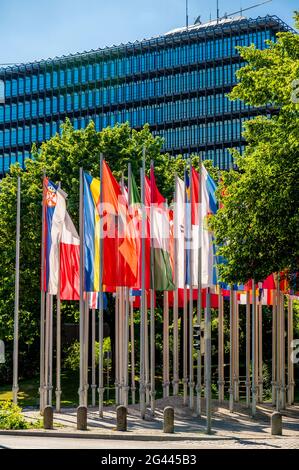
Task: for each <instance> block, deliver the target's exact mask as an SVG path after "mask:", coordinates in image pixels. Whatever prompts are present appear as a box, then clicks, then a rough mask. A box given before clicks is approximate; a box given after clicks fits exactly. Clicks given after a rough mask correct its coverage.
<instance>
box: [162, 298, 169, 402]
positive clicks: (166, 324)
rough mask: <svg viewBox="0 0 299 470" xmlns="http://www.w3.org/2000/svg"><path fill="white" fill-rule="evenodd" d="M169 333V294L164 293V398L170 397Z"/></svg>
mask: <svg viewBox="0 0 299 470" xmlns="http://www.w3.org/2000/svg"><path fill="white" fill-rule="evenodd" d="M168 332H169V316H168V292H167V291H164V293H163V398H166V397H168V395H169V393H168V392H169V385H168V383H169V375H168V357H167V353H168V334H169V333H168Z"/></svg>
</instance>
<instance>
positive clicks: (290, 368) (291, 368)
mask: <svg viewBox="0 0 299 470" xmlns="http://www.w3.org/2000/svg"><path fill="white" fill-rule="evenodd" d="M293 339H294V325H293V300H292V299H291V296H290V295H289V296H288V348H287V351H288V404H289V405H292V404H293V403H294V385H295V383H294V364H293V361H292V359H291V355H292V351H293V349H292V343H293Z"/></svg>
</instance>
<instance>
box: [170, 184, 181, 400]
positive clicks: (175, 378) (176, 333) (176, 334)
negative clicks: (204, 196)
mask: <svg viewBox="0 0 299 470" xmlns="http://www.w3.org/2000/svg"><path fill="white" fill-rule="evenodd" d="M177 178H178V177H177V175H175V183H174V187H175V190H174V198H173V199H174V283H175V290H174V292H173V382H172V384H173V395H178V393H179V327H178V313H179V312H178V309H179V305H178V304H179V303H178V230H179V223H180V221H179V220H178V211H177Z"/></svg>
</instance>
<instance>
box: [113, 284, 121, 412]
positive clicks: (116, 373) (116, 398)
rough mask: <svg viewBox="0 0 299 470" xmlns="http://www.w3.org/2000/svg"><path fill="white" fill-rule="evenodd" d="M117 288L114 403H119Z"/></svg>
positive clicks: (117, 289)
mask: <svg viewBox="0 0 299 470" xmlns="http://www.w3.org/2000/svg"><path fill="white" fill-rule="evenodd" d="M118 325H119V288H118V287H116V292H115V355H114V357H115V367H114V369H115V404H116V405H119V404H120V399H119V328H118Z"/></svg>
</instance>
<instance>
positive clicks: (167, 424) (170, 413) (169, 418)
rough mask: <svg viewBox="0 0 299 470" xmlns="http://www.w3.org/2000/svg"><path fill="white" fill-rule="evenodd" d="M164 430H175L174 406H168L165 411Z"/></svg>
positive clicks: (170, 431) (171, 431)
mask: <svg viewBox="0 0 299 470" xmlns="http://www.w3.org/2000/svg"><path fill="white" fill-rule="evenodd" d="M163 417H164V420H163V432H167V433H173V432H174V409H173V407H172V406H166V408H164V413H163Z"/></svg>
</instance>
